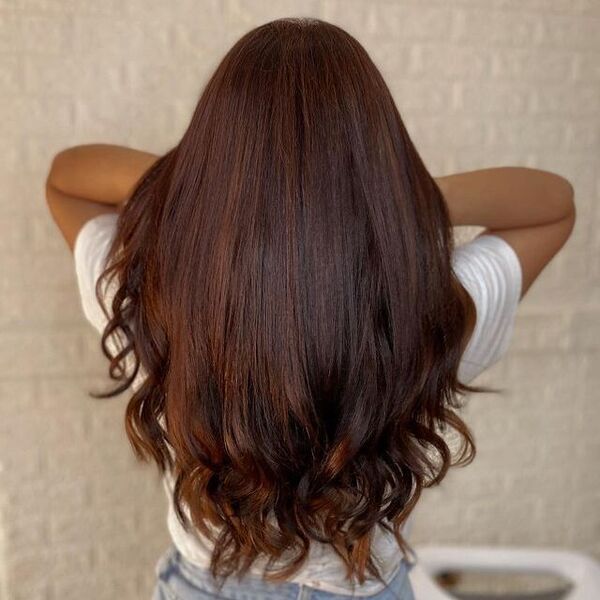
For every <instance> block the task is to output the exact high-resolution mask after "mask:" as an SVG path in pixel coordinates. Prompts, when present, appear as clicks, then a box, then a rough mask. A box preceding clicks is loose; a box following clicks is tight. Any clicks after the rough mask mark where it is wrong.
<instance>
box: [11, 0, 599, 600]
mask: <svg viewBox="0 0 600 600" xmlns="http://www.w3.org/2000/svg"><path fill="white" fill-rule="evenodd" d="M289 15H314V16H318V17H321V18H324V19H326V20H330V21H332V22H335V23H337V24H339V25H341V26H342V27H344V28H345V29H347V30H348V31H349V32H350V33H352V34H354V35H355V36H356V37H357V38H358V39H359V40H360V41H361V42H362V43H363V45H364V46H365V47H366V48H367V50H368V51H369V52H370V54H371V56H372V57H373V59H374V60H375V61H376V63H377V64H378V65H379V67H380V69H381V71H382V73H383V74H384V76H385V77H386V80H387V81H388V84H389V86H390V88H391V90H392V92H393V94H394V97H395V98H396V101H397V104H398V108H399V109H400V112H401V114H402V116H403V118H404V120H405V123H406V125H407V127H408V129H409V131H410V133H411V135H412V136H413V139H414V141H415V143H416V144H417V147H418V148H419V151H420V152H421V154H422V156H423V157H424V159H425V160H426V163H427V164H428V166H429V168H430V170H431V171H432V173H433V174H434V175H440V174H445V173H449V172H452V171H457V170H466V169H474V168H479V167H487V166H493V165H500V164H522V165H526V166H533V167H539V168H544V169H548V170H554V171H556V172H558V173H560V174H562V175H564V176H566V177H567V178H569V179H570V180H571V181H572V182H573V184H574V186H575V191H576V202H577V208H578V214H579V219H578V222H577V225H576V227H575V231H574V233H573V236H572V238H571V239H570V240H569V242H568V245H567V246H566V247H565V249H564V250H563V251H562V252H561V253H560V254H559V256H558V257H557V258H556V259H555V261H553V263H552V264H551V265H550V266H549V267H548V268H547V269H546V270H545V271H544V273H543V274H542V276H541V277H540V279H539V280H538V281H537V282H536V283H535V284H534V286H533V287H532V289H531V290H530V291H529V293H528V294H527V296H526V298H525V299H524V301H523V302H522V305H521V308H520V312H519V317H518V324H517V328H516V333H515V337H514V341H513V344H512V346H511V348H510V350H509V352H508V354H507V355H506V357H505V358H504V359H503V360H502V361H501V362H500V363H498V364H497V365H496V366H495V367H494V368H493V369H491V370H490V371H488V372H487V373H485V374H484V375H482V377H481V378H480V382H481V383H489V384H491V385H497V386H503V387H505V388H507V392H506V393H505V394H503V395H502V396H498V397H496V396H493V395H492V396H480V395H477V396H475V397H474V398H472V400H471V401H470V402H469V403H468V404H467V407H466V409H465V416H466V418H467V420H468V422H469V424H470V425H471V426H472V428H473V430H474V432H475V436H476V441H477V443H478V450H479V452H478V456H477V458H476V460H475V462H474V463H473V464H471V465H470V466H469V467H467V468H466V469H460V470H459V469H456V470H454V471H451V473H450V475H449V476H448V478H447V479H446V480H445V481H444V482H443V483H442V485H441V486H440V487H438V488H437V489H431V490H427V491H426V492H425V493H424V496H423V499H422V501H421V505H420V506H419V507H418V509H417V510H418V512H419V518H418V520H417V522H416V524H415V528H414V535H413V539H412V541H413V543H415V544H418V543H420V542H428V543H435V542H452V543H454V542H457V543H465V544H474V543H490V544H495V543H505V544H511V545H518V544H527V545H539V546H561V547H566V548H573V549H578V550H583V551H586V552H589V553H591V554H593V555H595V556H596V557H597V558H598V559H600V508H599V507H600V470H599V469H598V467H597V464H598V458H599V457H600V441H599V439H600V438H599V437H598V433H597V432H598V426H599V425H600V402H599V400H600V398H599V397H598V391H597V390H598V389H600V375H599V373H600V360H599V359H600V347H599V341H598V340H600V331H599V327H598V323H599V316H600V315H599V309H600V285H599V284H600V261H599V260H598V255H599V251H600V235H598V229H599V227H600V203H599V200H600V179H598V177H599V175H598V174H599V173H600V169H599V167H600V164H599V156H600V127H599V115H598V108H599V106H600V68H599V67H598V65H599V64H600V56H599V53H600V36H598V32H599V31H600V3H598V2H597V0H571V1H567V0H521V1H517V0H488V1H486V2H481V1H477V0H429V1H428V2H422V1H416V0H413V1H410V2H402V1H397V2H394V1H391V0H390V1H383V0H380V1H373V0H371V1H369V2H367V1H366V0H343V1H342V0H337V1H336V0H312V1H310V2H303V3H300V2H293V1H290V0H286V1H281V2H277V3H274V2H272V1H266V0H260V1H259V0H253V1H244V2H243V1H242V0H227V1H219V0H212V1H203V2H200V1H196V0H179V1H175V2H173V3H169V4H167V3H165V2H160V1H158V0H110V1H109V0H104V1H103V2H92V0H2V1H0V102H1V104H2V119H0V136H1V138H2V140H3V143H2V153H3V154H2V160H0V176H1V177H2V181H3V182H4V185H3V188H4V194H3V197H2V202H0V230H1V233H0V256H1V267H0V335H1V337H2V339H1V342H0V397H1V401H0V459H1V461H2V470H1V472H0V475H1V480H0V597H2V598H4V597H6V598H7V599H10V600H24V599H27V600H42V599H43V600H54V599H56V600H58V599H60V600H68V599H78V600H79V599H81V598H86V599H90V600H108V599H111V600H114V598H128V599H129V598H131V599H134V598H136V599H140V600H141V599H145V598H148V597H149V596H150V591H151V589H152V586H153V585H154V574H153V567H154V563H155V562H156V559H157V558H158V556H159V554H160V553H161V552H162V551H163V550H164V548H165V545H166V544H167V542H168V537H167V532H166V527H165V517H166V515H165V504H164V499H163V491H162V489H161V488H160V485H159V480H158V477H157V474H156V472H155V469H154V468H151V467H148V468H143V467H141V466H138V465H136V464H135V461H134V459H133V456H132V454H131V451H130V449H129V445H128V442H127V440H126V438H125V434H124V430H123V410H124V406H125V403H126V398H121V399H113V400H105V401H93V400H91V399H88V398H87V397H86V390H87V389H89V388H91V387H93V386H102V385H103V382H104V374H105V370H106V364H105V362H104V359H103V357H102V356H101V354H100V351H99V348H98V344H99V340H98V337H97V335H96V334H95V332H94V331H93V330H92V329H91V327H89V326H88V325H87V323H86V322H85V321H84V318H83V315H82V313H81V311H80V308H79V299H78V297H77V295H76V294H77V292H76V287H75V278H74V271H73V264H72V256H71V255H70V254H69V252H68V250H67V248H66V245H65V244H64V242H63V240H62V238H61V237H60V234H59V233H58V231H57V230H56V228H55V226H54V224H53V223H52V221H51V219H50V216H49V213H48V211H47V208H46V206H45V203H44V198H43V183H44V178H45V176H46V173H47V169H48V167H49V164H50V160H51V158H52V155H53V154H54V153H55V152H56V151H57V150H59V149H60V148H62V147H65V146H68V145H72V144H78V143H87V142H96V141H103V142H112V143H122V144H130V145H133V146H135V147H140V148H147V149H148V150H151V151H155V152H162V151H164V150H165V149H166V148H168V147H170V146H171V145H172V144H174V143H175V142H176V141H177V140H178V139H179V137H180V136H181V134H182V133H183V131H184V129H185V127H186V126H187V124H188V122H189V118H190V116H191V112H192V110H193V108H194V106H195V104H196V102H197V99H198V95H199V93H200V92H201V90H202V87H203V85H204V83H205V81H206V78H207V77H208V76H209V74H210V73H211V72H212V70H213V68H214V67H215V66H216V64H217V62H218V61H219V60H220V58H221V57H222V56H223V54H224V52H225V51H226V50H227V49H228V48H229V47H230V46H231V44H232V43H233V42H234V41H235V40H237V39H238V37H239V36H240V35H242V34H243V33H245V32H246V31H247V30H248V29H250V28H251V27H254V26H255V25H258V24H260V23H262V22H265V21H267V20H270V19H273V18H276V17H280V16H289ZM472 233H474V231H468V230H465V231H460V232H458V237H459V239H461V238H463V236H464V238H466V237H467V236H469V235H471V234H472Z"/></svg>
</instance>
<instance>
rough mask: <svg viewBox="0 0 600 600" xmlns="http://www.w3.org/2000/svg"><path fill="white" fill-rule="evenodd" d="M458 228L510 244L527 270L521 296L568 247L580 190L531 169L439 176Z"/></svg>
mask: <svg viewBox="0 0 600 600" xmlns="http://www.w3.org/2000/svg"><path fill="white" fill-rule="evenodd" d="M436 183H437V184H438V186H439V187H440V190H441V191H442V194H443V195H444V198H445V199H446V202H447V204H448V210H449V211H450V218H451V221H452V224H453V225H476V226H480V227H485V228H486V229H485V230H484V231H483V232H482V233H481V234H480V235H483V234H487V233H492V234H494V235H497V236H499V237H502V238H503V239H504V240H506V241H507V242H508V243H509V244H510V245H511V246H512V248H513V249H514V250H515V252H516V254H517V256H518V257H519V261H520V263H521V267H522V271H523V283H522V290H521V297H523V295H524V294H525V292H526V291H527V290H528V289H529V287H530V286H531V284H532V283H533V282H534V281H535V279H536V278H537V277H538V275H539V274H540V273H541V272H542V270H543V269H544V267H545V266H546V265H547V264H548V263H549V262H550V261H551V260H552V258H553V257H554V256H555V255H556V254H557V253H558V251H559V250H560V249H561V248H562V246H563V245H564V244H565V243H566V241H567V240H568V238H569V236H570V235H571V232H572V230H573V226H574V223H575V216H576V211H575V202H574V190H573V186H572V185H571V183H570V182H569V181H568V180H567V179H565V178H564V177H562V176H560V175H557V174H555V173H551V172H549V171H543V170H540V169H531V168H528V167H495V168H489V169H480V170H476V171H466V172H464V173H456V174H452V175H447V176H443V177H438V178H436Z"/></svg>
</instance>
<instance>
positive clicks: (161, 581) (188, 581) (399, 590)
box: [152, 545, 415, 600]
mask: <svg viewBox="0 0 600 600" xmlns="http://www.w3.org/2000/svg"><path fill="white" fill-rule="evenodd" d="M412 566H413V565H411V564H409V563H408V562H406V560H404V559H402V562H401V563H400V568H399V569H398V571H397V572H396V574H395V575H394V577H393V579H392V581H391V582H390V584H389V585H388V586H387V588H385V589H384V590H382V591H381V592H377V593H376V594H374V595H373V594H372V595H370V596H358V595H356V594H355V595H352V594H335V593H332V592H326V591H323V590H319V589H317V588H314V587H311V586H308V585H304V584H299V583H294V582H288V583H272V582H269V581H264V580H262V579H261V578H260V577H256V576H253V577H250V576H248V575H246V576H245V577H244V581H243V582H239V581H238V580H237V578H236V577H230V578H228V579H227V580H226V581H225V584H224V585H223V587H222V588H221V590H220V591H219V590H218V589H217V586H216V584H215V583H214V580H213V579H212V577H211V576H210V573H209V572H208V571H207V570H205V569H202V568H201V567H198V566H197V565H194V564H192V563H190V562H188V561H187V560H186V559H185V558H184V557H183V556H182V555H181V554H180V552H179V551H178V550H177V549H176V548H175V546H173V545H171V546H169V548H168V549H167V551H166V552H165V553H164V554H163V555H162V556H161V557H160V559H159V560H158V562H157V564H156V567H155V574H156V576H157V581H156V586H155V588H154V594H153V595H152V600H208V599H210V600H215V599H221V600H349V599H350V598H365V599H369V600H415V596H414V594H413V590H412V587H411V584H410V580H409V578H408V572H409V571H410V569H411V568H412Z"/></svg>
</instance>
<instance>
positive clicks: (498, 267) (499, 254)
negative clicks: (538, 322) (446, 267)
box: [452, 235, 522, 383]
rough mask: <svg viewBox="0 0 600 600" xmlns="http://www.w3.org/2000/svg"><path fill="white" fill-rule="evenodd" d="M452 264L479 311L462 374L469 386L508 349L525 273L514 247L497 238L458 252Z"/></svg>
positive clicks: (482, 238) (484, 238)
mask: <svg viewBox="0 0 600 600" xmlns="http://www.w3.org/2000/svg"><path fill="white" fill-rule="evenodd" d="M452 264H453V270H454V272H455V274H456V275H457V277H458V278H459V280H460V282H461V284H462V285H463V287H464V288H465V290H466V291H467V292H468V294H469V295H470V296H471V298H472V300H473V303H474V305H475V308H476V315H475V324H474V327H473V329H472V331H471V333H470V337H469V340H468V343H467V345H466V348H465V349H464V351H463V354H462V357H461V362H460V366H459V373H458V378H459V379H460V380H461V381H462V382H466V383H468V382H469V381H471V380H472V379H473V378H474V377H476V376H477V375H479V373H481V372H482V371H484V370H485V369H487V368H488V367H490V366H492V365H493V364H494V363H496V362H497V361H498V360H499V359H500V358H501V357H502V356H503V354H504V353H505V352H506V350H507V349H508V346H509V343H510V340H511V337H512V332H513V329H514V322H515V316H516V313H517V308H518V304H519V300H520V298H521V295H522V294H521V286H522V271H521V266H520V262H519V259H518V257H517V255H516V253H515V252H514V250H513V249H512V247H511V246H510V245H509V244H508V243H507V242H505V241H504V240H503V239H502V238H500V237H498V236H495V235H485V236H478V237H476V238H475V239H473V240H471V241H470V242H469V243H467V244H463V245H461V246H458V247H457V248H455V250H454V255H453V258H452Z"/></svg>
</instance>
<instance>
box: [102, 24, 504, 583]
mask: <svg viewBox="0 0 600 600" xmlns="http://www.w3.org/2000/svg"><path fill="white" fill-rule="evenodd" d="M453 244H454V242H453V235H452V225H451V222H450V218H449V213H448V209H447V205H446V203H445V201H444V199H443V196H442V194H441V192H440V189H439V188H438V186H437V185H436V182H435V181H434V179H433V178H432V177H431V175H430V174H429V173H428V171H427V169H426V167H425V166H424V164H423V162H422V160H421V158H420V157H419V154H418V153H417V150H416V149H415V147H414V145H413V144H412V142H411V140H410V138H409V136H408V133H407V131H406V129H405V127H404V125H403V123H402V120H401V118H400V115H399V112H398V110H397V108H396V106H395V104H394V101H393V99H392V96H391V94H390V92H389V90H388V87H387V86H386V84H385V82H384V80H383V78H382V76H381V74H380V72H379V71H378V69H377V68H376V66H375V65H374V64H373V62H372V60H371V59H370V58H369V56H368V54H367V52H366V51H365V50H364V48H363V47H362V46H361V45H360V44H359V43H358V42H357V40H356V39H355V38H354V37H352V36H351V35H349V34H348V33H347V32H345V31H344V30H342V29H340V28H339V27H337V26H335V25H332V24H329V23H326V22H324V21H322V20H319V19H308V18H298V19H292V18H288V19H279V20H276V21H272V22H269V23H266V24H264V25H261V26H260V27H257V28H255V29H253V30H251V31H250V32H248V33H246V34H245V35H244V36H243V37H242V38H241V39H240V40H239V41H238V42H237V43H235V45H234V46H233V47H232V48H231V50H229V52H228V53H227V54H226V56H225V57H224V58H223V60H222V62H221V63H220V64H219V66H218V68H217V69H216V71H215V72H214V74H213V75H212V77H211V78H210V79H209V81H208V83H207V85H206V88H205V90H204V91H203V93H202V95H201V97H200V100H199V102H198V104H197V106H196V108H195V110H194V113H193V116H192V119H191V122H190V124H189V126H188V127H187V130H186V131H185V133H184V135H183V137H182V138H181V140H180V141H179V143H178V144H177V145H176V146H175V147H174V148H172V149H171V150H170V151H168V152H167V153H166V154H165V155H164V156H161V157H160V158H159V159H158V160H157V161H156V162H155V163H154V164H153V165H152V167H151V168H150V169H148V171H147V172H146V173H145V174H144V175H143V177H142V178H141V179H140V181H139V182H138V185H137V187H136V189H135V191H134V192H133V194H132V196H131V198H130V200H129V201H128V202H127V204H126V205H125V206H124V208H123V210H122V212H121V213H120V215H119V217H118V221H117V230H116V234H115V238H114V240H113V242H112V245H111V248H110V250H109V259H108V263H107V264H108V265H109V266H108V267H107V269H106V271H105V272H104V273H103V275H102V277H100V279H99V280H98V284H97V286H96V293H97V295H98V299H99V301H100V302H101V303H104V299H103V296H102V292H101V286H102V281H103V280H108V279H112V278H114V277H116V278H117V281H118V282H119V287H118V289H117V291H116V293H115V295H114V298H113V299H112V301H111V308H112V311H111V313H109V312H108V310H107V308H106V306H105V305H104V306H103V309H104V311H105V314H106V316H107V317H109V318H110V320H109V323H108V325H107V327H106V329H105V330H104V334H103V336H102V348H103V351H104V354H105V355H106V357H107V358H108V359H109V360H110V369H109V374H110V377H111V378H112V379H114V380H117V381H119V382H120V383H119V385H118V386H117V387H116V388H115V389H113V390H112V391H109V392H104V393H96V394H93V395H95V397H98V398H100V397H109V396H114V395H116V394H119V393H121V392H123V391H125V390H126V389H127V388H128V387H129V386H130V385H131V384H132V382H133V380H134V378H135V376H136V375H137V374H138V370H139V369H140V368H141V369H142V370H143V372H144V373H145V380H144V382H143V384H142V385H141V386H140V387H139V389H138V390H136V391H135V393H134V394H133V395H132V397H131V399H130V401H129V404H128V407H127V411H126V421H125V422H126V431H127V435H128V437H129V439H130V441H131V443H132V445H133V448H134V449H135V452H136V454H137V456H138V458H139V459H142V460H154V461H155V462H156V463H157V465H158V467H159V470H160V472H164V471H165V470H166V469H170V470H171V472H172V474H173V475H174V480H175V496H174V500H175V504H176V507H177V515H178V518H179V519H180V521H181V523H182V524H184V526H185V527H186V528H189V527H190V526H195V527H197V528H198V529H199V530H200V531H202V532H203V533H204V534H205V535H208V536H209V537H210V531H209V529H208V528H207V527H206V524H207V523H209V524H212V525H216V526H219V527H220V529H219V534H218V537H217V538H216V539H213V541H214V552H213V555H212V561H211V572H212V573H213V575H214V576H215V577H219V576H220V577H221V578H222V580H223V581H224V579H225V578H226V577H227V576H229V575H231V574H232V573H238V574H239V575H240V576H241V575H243V574H244V573H245V572H246V571H247V570H248V568H249V567H250V565H251V564H252V563H253V561H254V560H255V559H256V558H257V557H258V556H260V555H265V556H267V557H268V558H269V559H270V561H269V563H268V565H267V566H268V567H272V566H273V565H274V564H275V561H277V560H278V559H282V558H283V557H284V552H285V553H286V554H285V556H289V560H287V561H286V562H284V563H283V565H280V567H281V568H279V569H270V570H269V572H267V571H266V570H265V577H266V579H268V580H272V581H281V580H284V579H286V578H288V577H289V576H291V575H292V574H294V573H295V572H296V571H297V570H298V569H299V567H300V566H301V564H302V562H303V560H304V559H305V558H306V556H307V550H308V548H309V544H310V542H311V540H318V541H321V542H324V543H327V544H331V546H332V547H333V549H334V550H335V551H336V552H337V553H338V554H339V556H340V557H341V558H342V559H343V561H344V562H345V564H346V565H347V577H348V578H349V579H351V580H352V579H353V578H354V577H356V578H357V580H358V582H359V583H363V582H364V580H365V577H366V572H368V573H370V574H371V575H372V576H373V577H375V578H377V579H379V580H380V581H382V579H381V574H380V571H379V569H378V567H377V564H376V560H374V558H373V556H372V553H371V541H372V534H373V532H374V529H375V527H376V526H377V525H378V524H379V525H380V526H381V527H383V528H385V529H386V530H387V531H388V532H393V534H394V536H395V537H396V540H397V542H398V544H399V547H400V548H401V549H402V551H403V552H404V553H405V554H406V552H407V551H408V550H410V546H409V545H408V544H407V542H406V540H404V539H403V537H402V535H401V533H400V527H401V525H402V524H403V523H404V521H405V520H406V518H407V516H408V515H409V513H410V512H411V510H412V509H413V507H414V505H415V503H416V501H417V500H418V498H419V496H420V494H421V490H422V489H423V488H424V487H428V486H431V485H435V484H437V483H439V482H440V481H441V480H442V478H443V477H444V476H445V474H446V472H447V470H448V468H449V467H450V466H453V465H464V464H468V463H469V462H471V461H472V459H473V457H474V454H475V445H474V441H473V437H472V434H471V432H470V431H469V429H468V427H467V426H466V424H465V423H464V422H463V421H462V420H461V418H460V417H459V415H458V414H457V412H456V410H455V409H457V408H460V406H461V404H460V396H462V395H464V394H465V393H467V392H485V391H488V392H489V391H496V390H492V389H491V388H485V387H471V386H469V385H466V384H462V383H461V382H459V381H458V379H457V371H458V366H459V361H460V358H461V355H462V353H463V351H464V348H465V346H466V341H467V339H468V336H467V333H468V325H469V323H473V322H474V321H473V319H474V310H475V308H474V305H473V301H472V300H471V298H470V297H469V296H468V294H467V293H466V291H465V290H464V288H463V287H462V286H461V284H460V283H459V281H458V279H457V278H456V276H455V274H454V272H453V270H452V268H451V255H452V251H453ZM113 336H117V337H118V338H120V339H121V340H124V341H123V342H122V343H121V344H120V345H121V348H120V350H119V351H118V352H114V353H113V352H112V351H111V350H110V348H109V346H108V343H107V342H108V340H109V338H110V337H113ZM128 359H132V368H131V369H128V368H127V362H128ZM162 418H164V424H165V426H164V427H163V426H162V424H161V419H162ZM448 427H450V428H452V429H453V430H455V431H456V432H458V434H459V438H460V440H461V446H460V448H459V449H458V456H457V457H456V456H454V453H453V452H452V451H451V448H450V447H449V445H448V444H447V442H446V440H445V439H444V436H443V433H444V432H445V431H446V430H447V428H448ZM169 447H170V448H169ZM171 452H172V453H171ZM182 502H184V503H185V504H187V505H188V507H189V509H190V516H191V523H190V521H189V520H188V519H187V517H186V515H185V514H184V512H183V511H182V508H181V503H182ZM271 519H272V520H271ZM288 553H291V554H288Z"/></svg>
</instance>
